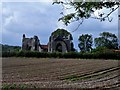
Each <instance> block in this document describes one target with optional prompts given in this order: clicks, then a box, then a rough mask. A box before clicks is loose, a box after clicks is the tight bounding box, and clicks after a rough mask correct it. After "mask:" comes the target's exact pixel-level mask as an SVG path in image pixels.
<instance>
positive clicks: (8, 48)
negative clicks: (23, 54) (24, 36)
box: [0, 44, 21, 52]
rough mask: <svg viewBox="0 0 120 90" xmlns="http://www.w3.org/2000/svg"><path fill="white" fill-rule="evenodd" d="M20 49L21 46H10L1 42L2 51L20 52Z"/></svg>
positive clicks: (0, 48)
mask: <svg viewBox="0 0 120 90" xmlns="http://www.w3.org/2000/svg"><path fill="white" fill-rule="evenodd" d="M20 50H21V47H20V46H10V45H3V44H0V51H2V52H18V51H20Z"/></svg>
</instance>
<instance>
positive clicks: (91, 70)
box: [2, 58, 120, 88]
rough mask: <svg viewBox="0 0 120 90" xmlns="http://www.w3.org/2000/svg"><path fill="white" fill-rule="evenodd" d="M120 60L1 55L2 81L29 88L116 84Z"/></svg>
mask: <svg viewBox="0 0 120 90" xmlns="http://www.w3.org/2000/svg"><path fill="white" fill-rule="evenodd" d="M119 71H120V66H119V60H92V59H90V60H85V59H52V58H3V59H2V84H13V83H14V84H25V85H29V88H32V87H37V88H118V87H119V85H120V82H119V78H120V74H119Z"/></svg>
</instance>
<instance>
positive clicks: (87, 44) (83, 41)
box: [78, 34, 93, 52]
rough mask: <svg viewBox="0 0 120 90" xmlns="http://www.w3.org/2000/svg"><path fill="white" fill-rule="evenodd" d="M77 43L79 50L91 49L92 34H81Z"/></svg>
mask: <svg viewBox="0 0 120 90" xmlns="http://www.w3.org/2000/svg"><path fill="white" fill-rule="evenodd" d="M78 40H79V44H78V47H79V48H80V50H81V51H82V52H86V51H91V49H92V42H93V40H92V35H89V34H85V35H83V34H82V35H81V36H80V37H79V39H78Z"/></svg>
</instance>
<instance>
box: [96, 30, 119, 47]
mask: <svg viewBox="0 0 120 90" xmlns="http://www.w3.org/2000/svg"><path fill="white" fill-rule="evenodd" d="M94 41H95V46H96V47H106V48H109V49H118V38H117V36H116V35H115V34H112V33H109V32H103V33H100V37H98V38H95V40H94Z"/></svg>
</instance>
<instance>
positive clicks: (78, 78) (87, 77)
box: [64, 67, 120, 81]
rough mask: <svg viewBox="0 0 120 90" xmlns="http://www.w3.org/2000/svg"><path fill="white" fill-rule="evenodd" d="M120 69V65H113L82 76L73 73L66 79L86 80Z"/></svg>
mask: <svg viewBox="0 0 120 90" xmlns="http://www.w3.org/2000/svg"><path fill="white" fill-rule="evenodd" d="M119 69H120V67H112V68H109V69H104V70H99V71H96V72H92V73H90V74H84V75H80V76H77V75H71V76H67V77H65V78H64V80H70V81H77V80H85V79H90V78H94V77H97V76H100V75H103V74H106V73H108V72H112V71H114V70H119Z"/></svg>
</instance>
